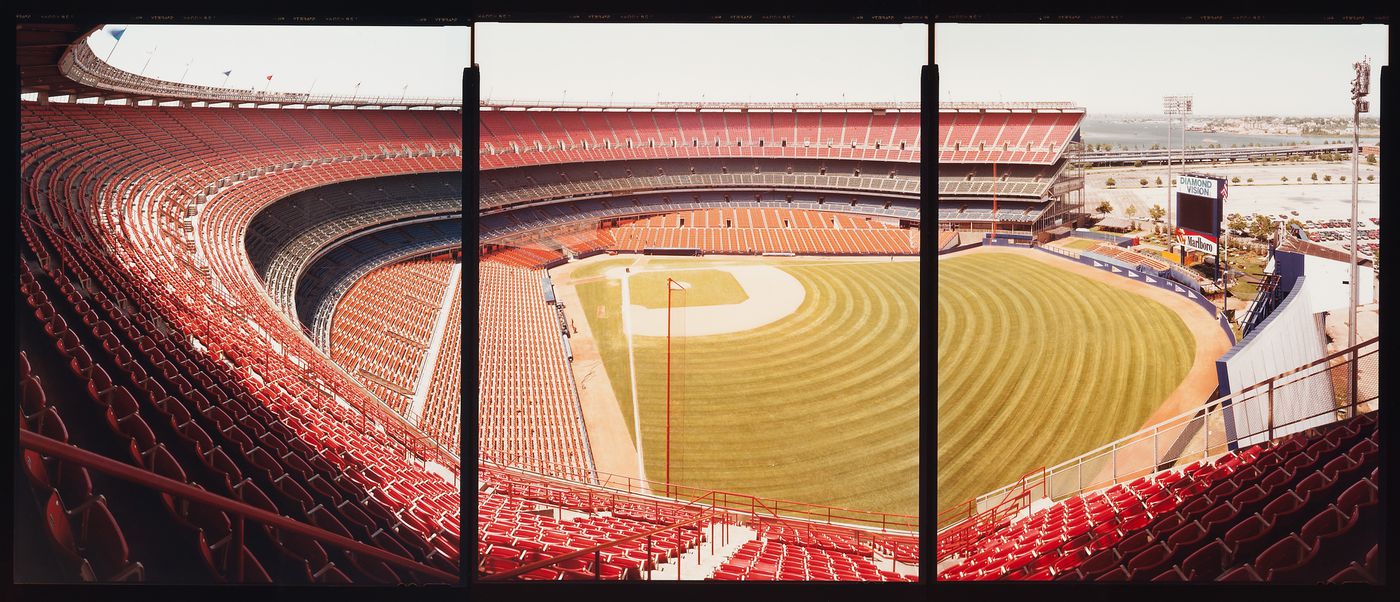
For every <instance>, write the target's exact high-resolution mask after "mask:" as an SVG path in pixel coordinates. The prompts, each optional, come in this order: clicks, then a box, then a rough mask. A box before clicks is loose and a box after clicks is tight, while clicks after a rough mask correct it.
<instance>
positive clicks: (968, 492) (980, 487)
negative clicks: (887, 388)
mask: <svg viewBox="0 0 1400 602" xmlns="http://www.w3.org/2000/svg"><path fill="white" fill-rule="evenodd" d="M1194 356H1195V346H1194V339H1193V338H1192V335H1191V333H1190V331H1189V330H1188V329H1187V327H1186V324H1185V323H1184V322H1183V321H1182V320H1181V318H1180V317H1179V316H1177V315H1176V314H1175V313H1174V312H1172V311H1171V310H1169V309H1168V308H1167V307H1165V306H1163V305H1161V304H1160V303H1157V302H1155V301H1152V300H1150V299H1147V298H1145V297H1141V296H1138V295H1135V294H1133V293H1130V292H1128V291H1124V290H1120V289H1117V288H1113V287H1111V286H1108V285H1106V284H1103V283H1100V282H1095V281H1093V280H1090V279H1088V278H1084V277H1082V276H1079V275H1077V274H1072V273H1069V272H1066V271H1063V270H1058V269H1055V268H1052V267H1049V266H1046V265H1045V264H1042V263H1039V262H1036V261H1032V260H1030V259H1026V258H1023V257H1016V256H1012V255H1002V254H987V255H971V256H967V257H959V258H951V259H946V260H943V261H940V262H939V264H938V510H939V511H942V510H943V509H945V508H947V507H950V506H952V505H955V504H958V503H962V502H964V501H965V500H967V499H968V498H970V497H973V496H976V495H981V494H984V493H987V492H988V491H991V490H992V489H995V488H997V487H1001V486H1003V485H1007V484H1009V483H1011V482H1012V481H1014V480H1015V479H1017V478H1019V477H1020V476H1021V475H1022V474H1024V473H1025V472H1027V471H1029V470H1033V469H1035V468H1039V467H1040V466H1052V465H1054V464H1056V463H1059V462H1062V461H1064V460H1067V459H1069V458H1072V457H1074V456H1076V455H1079V454H1081V453H1084V452H1086V451H1089V450H1091V449H1094V448H1095V447H1098V446H1100V445H1103V444H1105V443H1108V442H1109V441H1112V440H1114V439H1117V438H1119V437H1123V436H1126V435H1128V434H1131V433H1132V432H1134V431H1135V430H1136V429H1138V428H1139V427H1141V426H1142V423H1143V421H1145V420H1147V417H1148V416H1149V415H1151V413H1152V412H1153V411H1154V410H1155V409H1157V407H1158V406H1159V405H1160V404H1161V403H1162V400H1164V399H1165V398H1166V397H1167V396H1168V395H1169V394H1170V393H1171V392H1172V390H1174V389H1175V388H1176V387H1177V385H1179V384H1180V383H1181V381H1182V380H1183V379H1184V378H1185V376H1186V373H1187V371H1188V370H1189V368H1190V366H1191V362H1192V361H1193V359H1194Z"/></svg>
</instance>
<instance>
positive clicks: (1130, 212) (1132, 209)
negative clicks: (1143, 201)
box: [1123, 205, 1137, 218]
mask: <svg viewBox="0 0 1400 602" xmlns="http://www.w3.org/2000/svg"><path fill="white" fill-rule="evenodd" d="M1123 215H1126V216H1128V217H1130V218H1131V217H1134V216H1136V215H1137V205H1128V208H1127V209H1124V210H1123Z"/></svg>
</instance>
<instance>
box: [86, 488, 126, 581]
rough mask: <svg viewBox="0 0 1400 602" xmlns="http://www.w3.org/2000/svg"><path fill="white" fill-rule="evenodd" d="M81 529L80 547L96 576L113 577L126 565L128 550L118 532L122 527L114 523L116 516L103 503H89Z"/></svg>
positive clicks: (101, 578) (123, 537)
mask: <svg viewBox="0 0 1400 602" xmlns="http://www.w3.org/2000/svg"><path fill="white" fill-rule="evenodd" d="M84 530H85V534H84V538H83V547H84V549H85V550H86V551H87V554H88V560H89V561H90V562H92V568H93V571H94V572H96V573H97V577H98V579H99V580H103V581H107V580H113V579H114V578H116V577H117V575H118V574H120V573H122V572H123V571H125V570H127V569H128V568H129V566H130V559H129V558H128V555H129V554H130V551H129V549H128V548H127V545H126V536H125V535H123V534H122V529H121V527H120V526H119V525H118V524H117V519H116V517H114V516H112V511H111V510H109V509H108V508H107V504H103V503H99V504H93V505H91V506H89V508H88V511H87V514H86V518H85V520H84Z"/></svg>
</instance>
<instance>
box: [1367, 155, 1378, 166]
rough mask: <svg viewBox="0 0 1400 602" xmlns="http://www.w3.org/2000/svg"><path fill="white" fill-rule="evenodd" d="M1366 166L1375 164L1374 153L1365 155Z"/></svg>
mask: <svg viewBox="0 0 1400 602" xmlns="http://www.w3.org/2000/svg"><path fill="white" fill-rule="evenodd" d="M1366 164H1367V165H1375V164H1376V153H1366Z"/></svg>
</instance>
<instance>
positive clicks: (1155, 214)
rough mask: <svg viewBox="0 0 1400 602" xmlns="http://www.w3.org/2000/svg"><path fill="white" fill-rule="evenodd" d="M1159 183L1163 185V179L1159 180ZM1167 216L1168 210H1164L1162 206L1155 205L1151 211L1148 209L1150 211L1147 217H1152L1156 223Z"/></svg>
mask: <svg viewBox="0 0 1400 602" xmlns="http://www.w3.org/2000/svg"><path fill="white" fill-rule="evenodd" d="M1157 183H1158V184H1161V183H1162V179H1161V178H1157ZM1166 214H1167V210H1166V209H1163V208H1162V206H1161V205H1153V206H1152V208H1151V209H1148V210H1147V215H1149V216H1151V217H1152V221H1154V222H1155V221H1157V220H1160V219H1162V217H1163V216H1165V215H1166Z"/></svg>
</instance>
